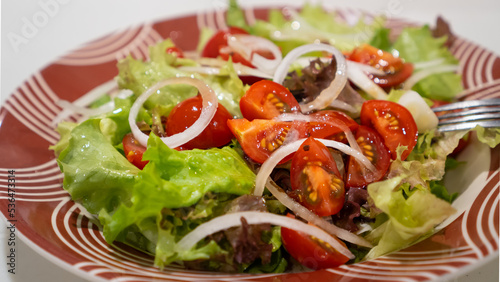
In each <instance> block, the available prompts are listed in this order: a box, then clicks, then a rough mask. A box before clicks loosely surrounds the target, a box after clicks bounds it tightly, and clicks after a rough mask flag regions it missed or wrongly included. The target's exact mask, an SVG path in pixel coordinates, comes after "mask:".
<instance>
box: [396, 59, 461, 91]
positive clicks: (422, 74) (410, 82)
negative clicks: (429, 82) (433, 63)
mask: <svg viewBox="0 0 500 282" xmlns="http://www.w3.org/2000/svg"><path fill="white" fill-rule="evenodd" d="M459 69H460V66H458V65H441V66H437V67H433V68H429V69H426V70H421V71H419V72H416V73H414V74H412V75H411V76H410V77H409V78H408V79H407V80H406V81H405V85H404V88H403V89H404V90H410V89H411V88H412V87H413V86H414V85H415V84H417V83H418V82H419V81H420V80H422V79H424V78H426V77H428V76H430V75H433V74H436V73H442V72H457V71H458V70H459Z"/></svg>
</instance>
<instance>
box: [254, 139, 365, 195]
mask: <svg viewBox="0 0 500 282" xmlns="http://www.w3.org/2000/svg"><path fill="white" fill-rule="evenodd" d="M305 140H306V139H299V140H297V141H293V142H290V143H288V144H283V145H282V146H281V147H279V148H278V149H277V150H276V151H274V152H273V153H272V154H271V156H269V158H268V159H267V160H266V161H265V162H264V163H263V164H262V166H261V167H260V170H259V172H258V173H257V176H256V178H255V189H254V191H253V194H254V195H255V196H262V193H263V192H264V188H265V186H266V181H267V178H268V177H269V176H270V175H271V172H272V171H273V169H274V168H275V167H276V165H277V164H278V163H279V162H280V161H281V160H283V159H284V158H285V157H287V156H288V155H290V154H293V153H295V152H296V151H297V150H298V149H299V148H300V145H302V143H303V142H304V141H305ZM316 140H318V141H320V142H321V143H323V144H324V145H325V146H327V147H331V148H334V149H337V150H339V151H341V152H342V153H344V154H347V155H351V156H353V157H354V158H355V159H356V160H358V161H359V162H360V163H361V164H362V165H364V166H365V167H366V168H367V169H369V170H371V171H375V167H374V166H373V164H372V163H371V162H370V160H368V159H367V158H366V157H365V156H364V155H363V154H362V153H361V152H359V151H357V150H355V149H353V148H351V147H349V146H347V145H346V144H344V143H340V142H337V141H333V140H326V139H316Z"/></svg>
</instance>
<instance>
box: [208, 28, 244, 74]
mask: <svg viewBox="0 0 500 282" xmlns="http://www.w3.org/2000/svg"><path fill="white" fill-rule="evenodd" d="M233 34H248V32H246V31H245V30H244V29H241V28H238V27H229V28H228V29H224V30H220V31H218V32H216V33H215V34H214V35H213V36H212V37H211V38H210V39H209V40H208V42H207V44H206V45H205V47H204V48H203V50H202V52H201V56H202V57H207V58H217V57H219V56H221V58H222V59H224V60H228V59H229V57H230V56H232V58H233V62H235V63H241V64H244V65H246V66H250V67H251V66H252V64H251V63H250V62H249V61H248V60H246V59H244V58H243V57H242V56H241V55H240V54H238V53H235V52H231V51H230V50H229V49H228V48H226V47H227V46H228V45H227V38H228V37H229V36H231V35H233ZM228 50H229V51H228Z"/></svg>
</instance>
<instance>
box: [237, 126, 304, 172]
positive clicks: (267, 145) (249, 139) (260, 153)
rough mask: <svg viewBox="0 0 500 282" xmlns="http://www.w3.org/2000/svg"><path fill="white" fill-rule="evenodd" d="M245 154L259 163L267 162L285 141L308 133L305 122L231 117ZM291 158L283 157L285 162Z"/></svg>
mask: <svg viewBox="0 0 500 282" xmlns="http://www.w3.org/2000/svg"><path fill="white" fill-rule="evenodd" d="M227 124H228V126H229V129H230V130H231V132H233V134H234V136H235V137H236V139H238V142H239V143H240V145H241V147H242V148H243V151H244V152H245V154H247V155H248V157H250V158H251V159H252V160H254V161H255V162H258V163H263V162H265V161H266V160H267V159H268V158H269V156H270V155H271V154H272V153H273V152H274V151H275V150H276V149H278V148H279V147H280V146H281V145H283V143H284V142H285V141H286V140H287V138H289V137H290V136H293V138H304V137H306V134H307V124H306V123H305V122H300V121H293V122H284V121H282V122H280V121H275V120H267V119H254V120H253V121H249V120H247V119H231V120H228V121H227ZM287 160H289V158H285V159H283V160H282V161H281V162H280V163H285V162H286V161H287Z"/></svg>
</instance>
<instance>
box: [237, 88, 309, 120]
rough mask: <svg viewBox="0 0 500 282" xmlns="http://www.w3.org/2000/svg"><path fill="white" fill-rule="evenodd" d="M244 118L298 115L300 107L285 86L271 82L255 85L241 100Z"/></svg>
mask: <svg viewBox="0 0 500 282" xmlns="http://www.w3.org/2000/svg"><path fill="white" fill-rule="evenodd" d="M240 109H241V113H242V114H243V117H244V118H246V119H248V120H253V119H271V118H274V117H277V116H279V115H280V114H282V113H298V112H300V106H299V103H298V102H297V100H295V97H293V94H292V93H291V92H290V91H288V89H287V88H285V87H284V86H283V85H281V84H279V83H276V82H272V81H269V80H261V81H258V82H256V83H254V84H253V85H252V86H250V88H249V89H248V90H247V92H246V93H245V95H243V97H241V99H240Z"/></svg>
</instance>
